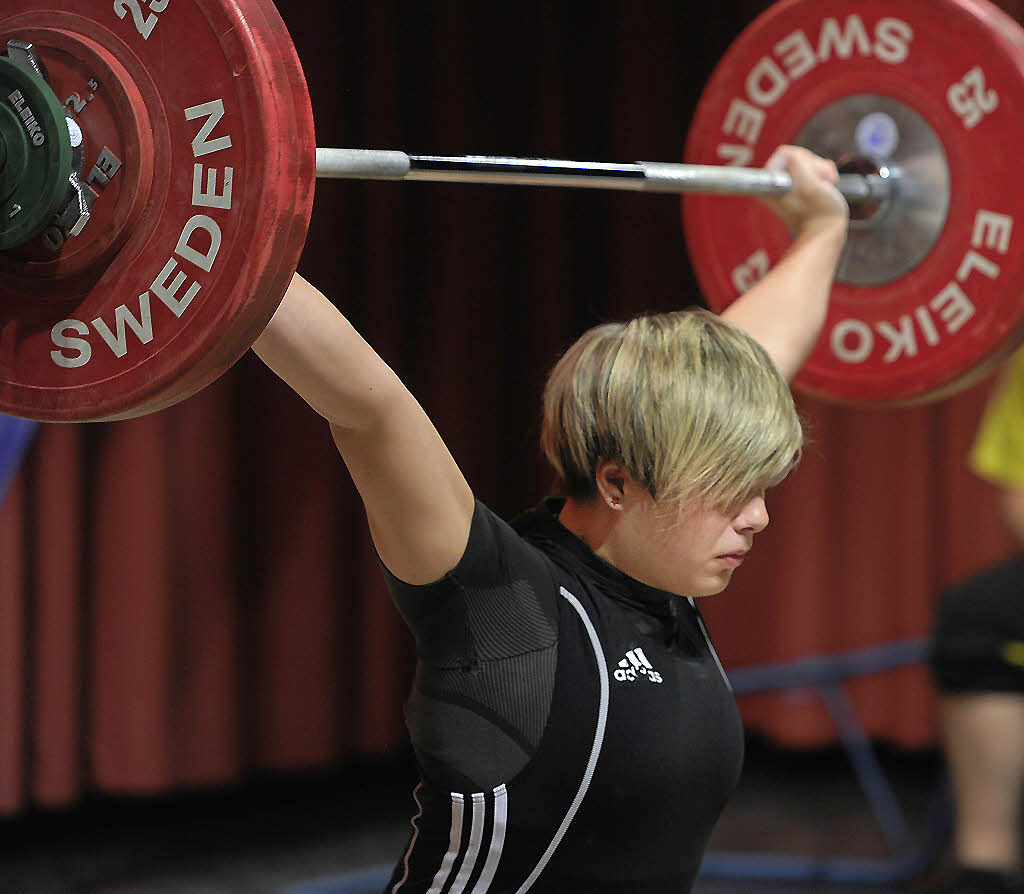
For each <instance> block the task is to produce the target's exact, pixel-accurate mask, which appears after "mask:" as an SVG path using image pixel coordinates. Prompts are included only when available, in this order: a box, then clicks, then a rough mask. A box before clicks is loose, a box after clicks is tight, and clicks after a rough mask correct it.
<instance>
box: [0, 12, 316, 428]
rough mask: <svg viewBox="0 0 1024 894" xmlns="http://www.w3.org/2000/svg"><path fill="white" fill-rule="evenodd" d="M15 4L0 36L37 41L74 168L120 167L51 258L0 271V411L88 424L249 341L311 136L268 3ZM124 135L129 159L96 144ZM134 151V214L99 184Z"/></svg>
mask: <svg viewBox="0 0 1024 894" xmlns="http://www.w3.org/2000/svg"><path fill="white" fill-rule="evenodd" d="M15 2H16V6H17V9H16V10H14V11H11V12H8V11H6V10H5V11H4V12H2V13H0V40H8V39H10V38H12V37H19V38H22V39H29V38H31V40H32V42H33V43H35V44H36V46H37V52H38V54H39V56H40V58H41V59H42V61H43V63H44V65H46V67H47V69H48V71H49V74H50V79H51V85H52V86H53V87H54V89H55V91H56V92H57V94H58V96H59V97H60V98H61V99H62V100H63V99H65V98H67V99H68V102H66V103H65V105H66V107H67V108H68V110H69V115H71V117H73V118H75V119H76V121H77V123H78V124H79V125H80V128H81V130H82V132H83V134H84V138H85V143H84V148H85V150H86V160H85V165H86V168H85V169H86V172H89V171H91V169H92V167H93V166H94V165H97V162H100V161H101V159H102V164H100V165H99V166H100V167H101V169H103V170H106V171H108V172H110V169H111V165H110V162H109V159H110V157H111V156H115V157H117V159H118V160H119V161H121V162H122V164H121V166H120V168H119V169H118V171H117V173H116V174H112V175H111V176H110V177H109V182H108V183H107V184H106V189H103V190H101V191H99V194H98V196H97V198H96V201H95V203H94V205H93V219H91V220H90V222H89V224H87V225H86V227H85V230H84V231H83V233H82V235H81V236H79V237H75V239H71V240H69V242H68V244H67V246H66V247H65V249H64V251H63V252H62V253H61V256H60V258H57V259H53V260H49V261H48V260H46V259H45V257H43V256H41V255H40V254H39V252H40V248H39V246H27V247H26V248H25V249H24V251H22V252H20V253H19V256H18V257H15V258H13V259H12V258H8V259H7V260H6V262H5V263H4V265H3V266H2V267H0V306H2V307H3V310H2V311H0V313H2V314H3V317H2V318H0V410H4V411H6V412H11V413H15V414H17V415H22V416H29V417H32V418H38V419H49V420H95V419H113V418H125V417H129V416H135V415H139V414H141V413H143V412H150V411H152V410H155V409H159V408H160V407H163V406H167V405H169V404H172V403H175V402H177V401H179V400H181V399H183V398H185V397H187V396H188V395H189V394H192V393H194V392H195V391H196V390H198V389H199V388H200V387H202V386H203V385H204V384H206V383H207V382H209V381H210V380H212V379H213V378H215V377H216V376H217V375H219V374H220V373H221V372H222V371H223V370H224V369H226V368H227V367H228V366H230V365H231V363H233V362H234V361H235V360H236V359H237V358H238V357H239V356H240V355H241V354H242V353H243V352H244V351H245V350H246V349H247V348H248V347H249V345H250V344H251V342H252V341H253V340H254V339H255V338H256V336H257V335H258V334H259V332H260V331H261V329H262V327H263V326H264V325H265V324H266V322H267V320H269V318H270V316H271V314H272V313H273V311H274V309H275V308H276V306H277V303H278V302H279V301H280V298H281V295H282V294H283V292H284V288H285V287H286V285H287V281H288V278H289V276H290V273H291V270H293V269H294V266H295V264H296V263H297V262H298V256H299V253H300V252H301V244H302V240H303V238H304V235H305V231H304V227H305V225H306V222H308V217H309V212H310V209H311V204H312V184H313V178H314V172H313V165H314V160H313V159H314V151H313V150H314V142H313V137H312V116H311V112H309V99H308V96H307V95H306V94H305V89H304V82H303V81H302V75H301V69H299V68H298V63H297V60H295V54H294V49H293V48H292V46H291V41H290V39H289V38H288V35H287V32H286V31H285V29H284V26H283V24H282V23H281V20H280V17H279V16H278V15H277V12H276V10H274V8H273V6H272V5H271V4H270V3H269V2H267V0H252V2H247V3H243V4H237V3H233V2H230V0H223V2H218V0H173V2H170V3H168V2H167V0H113V2H109V0H60V2H57V3H53V2H48V0H15ZM55 7H57V8H55ZM65 58H70V59H71V60H72V62H71V63H68V64H64V60H65ZM97 58H101V59H103V60H104V61H105V62H106V63H107V68H108V69H109V71H106V70H105V71H100V69H99V67H97V64H96V62H95V60H96V59H97ZM282 59H284V60H286V62H285V63H284V64H282ZM111 60H113V62H111ZM51 62H52V63H54V64H53V65H52V70H51ZM99 74H102V75H103V77H102V78H101V77H100V76H99ZM112 75H113V78H114V80H113V82H111V81H110V80H109V79H110V78H111V76H112ZM83 82H84V83H83ZM90 82H92V83H95V84H96V85H97V86H98V88H99V89H98V90H96V89H94V90H91V94H92V97H93V99H92V100H91V101H86V103H85V105H84V106H81V104H82V102H83V100H87V97H86V95H85V94H84V93H83V90H84V89H85V87H88V86H89V83H90ZM299 85H301V86H299ZM72 94H76V95H77V101H76V100H72V98H71V97H72ZM114 94H117V95H118V96H124V97H128V104H127V105H128V109H127V111H126V110H125V108H124V103H123V102H120V101H118V102H115V101H114V100H113V99H110V98H109V97H111V96H113V95H114ZM101 97H102V98H101ZM296 104H298V106H299V109H298V111H296V110H294V109H293V108H292V107H293V106H294V105H296ZM99 111H103V112H104V113H105V115H106V117H107V118H110V119H111V121H105V119H104V116H101V115H100V114H99ZM108 112H109V115H107V114H106V113H108ZM147 118H148V126H143V124H142V122H143V121H144V120H145V119H147ZM101 119H104V120H101ZM126 134H127V135H128V136H127V137H126V136H125V135H126ZM112 135H113V136H112ZM132 136H137V138H138V140H139V145H140V150H141V153H142V156H143V157H142V159H141V161H140V164H139V167H138V168H132V167H131V166H130V164H128V163H127V162H126V159H127V157H128V153H127V152H126V158H121V157H120V156H117V155H116V151H114V146H113V145H112V144H111V141H112V140H113V139H115V137H116V138H120V139H121V140H122V145H123V144H124V143H125V142H130V137H132ZM104 149H107V150H108V152H107V154H106V155H103V151H104ZM307 156H308V158H307ZM147 161H148V164H149V165H150V167H151V170H152V175H151V177H150V178H149V182H150V185H149V187H148V196H147V197H146V201H145V207H144V209H143V210H142V212H141V213H140V214H139V215H138V219H137V220H134V221H133V220H131V219H130V216H129V212H128V211H126V210H124V209H123V208H120V207H119V203H121V197H120V195H118V194H115V193H114V192H112V190H113V189H114V187H115V184H116V181H117V180H118V178H120V179H121V180H122V185H120V192H121V193H122V194H124V193H132V192H134V194H135V195H136V196H137V195H138V194H140V193H143V192H144V184H143V181H145V180H146V179H147V178H146V177H145V176H144V175H145V166H146V163H147ZM94 182H102V181H101V180H100V179H99V178H97V179H96V180H94ZM228 184H230V187H229V185H228ZM94 223H95V224H98V225H97V226H95V227H94V226H93V225H94ZM111 229H113V230H115V231H116V230H119V231H120V236H119V237H118V238H116V239H113V240H112V241H110V236H109V233H108V231H109V230H111ZM105 240H106V241H107V242H109V244H106V246H105V247H104V245H103V243H104V242H105ZM118 242H120V243H121V244H118Z"/></svg>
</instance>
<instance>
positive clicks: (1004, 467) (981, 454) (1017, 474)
mask: <svg viewBox="0 0 1024 894" xmlns="http://www.w3.org/2000/svg"><path fill="white" fill-rule="evenodd" d="M968 462H969V464H970V467H971V469H972V470H973V471H974V472H975V473H976V474H977V475H979V476H981V477H982V478H984V479H986V480H987V481H991V482H992V483H993V484H996V485H1002V486H1010V487H1024V349H1021V350H1018V351H1017V353H1016V354H1014V355H1013V357H1011V358H1010V360H1009V362H1008V363H1007V365H1006V369H1005V370H1004V372H1003V378H1002V381H1001V382H1000V383H999V386H998V387H997V390H996V391H994V392H993V394H992V397H991V398H990V399H989V403H988V406H987V407H986V408H985V414H984V416H982V420H981V425H980V427H979V428H978V433H977V435H976V436H975V440H974V445H973V446H972V448H971V452H970V455H969V457H968Z"/></svg>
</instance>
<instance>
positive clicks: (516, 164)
mask: <svg viewBox="0 0 1024 894" xmlns="http://www.w3.org/2000/svg"><path fill="white" fill-rule="evenodd" d="M316 176H317V177H318V178H324V179H346V180H409V181H427V182H442V183H486V184H496V185H508V186H558V187H579V188H587V189H603V190H623V191H631V192H657V193H674V194H683V193H703V194H708V195H728V196H779V195H783V194H785V193H786V192H788V191H789V190H790V189H791V187H792V185H793V181H792V179H791V178H790V176H789V174H787V173H786V172H785V171H770V170H766V169H764V168H746V167H732V166H729V165H693V164H671V163H666V162H651V161H638V162H634V163H632V164H614V163H605V162H586V161H566V160H564V159H550V158H505V157H498V156H490V155H461V156H442V155H408V154H406V153H405V152H401V151H398V150H391V149H317V150H316ZM898 180H899V177H898V174H897V172H896V171H894V170H891V169H890V168H888V167H883V168H882V169H881V172H880V173H877V174H840V175H839V183H838V184H837V185H838V189H839V191H840V192H841V193H842V194H843V195H844V196H845V197H846V199H847V200H848V201H850V202H884V201H888V200H891V199H892V198H893V197H894V196H895V194H896V193H897V191H898V186H897V183H898Z"/></svg>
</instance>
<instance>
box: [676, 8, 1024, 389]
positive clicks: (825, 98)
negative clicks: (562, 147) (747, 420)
mask: <svg viewBox="0 0 1024 894" xmlns="http://www.w3.org/2000/svg"><path fill="white" fill-rule="evenodd" d="M1022 46H1024V32H1022V31H1021V29H1020V27H1019V26H1018V25H1017V24H1016V23H1015V22H1014V21H1013V20H1012V19H1010V18H1009V17H1008V16H1007V15H1005V13H1003V12H1001V11H1000V10H999V9H997V8H996V7H995V6H993V5H991V4H990V3H987V2H984V0H783V2H781V3H779V4H777V5H775V6H773V7H771V8H770V9H769V10H767V12H765V13H764V14H763V15H762V16H760V17H759V18H758V19H756V20H755V21H754V22H753V23H752V24H751V25H750V26H748V27H747V29H746V30H745V31H744V32H743V33H742V34H741V35H740V37H739V38H738V39H737V40H736V42H735V43H734V44H733V45H732V46H731V47H730V48H729V51H728V52H727V54H726V55H725V57H724V58H723V59H722V61H721V62H720V64H719V65H718V67H717V68H716V70H715V72H714V74H713V76H712V78H711V80H710V82H709V83H708V86H707V88H706V89H705V91H704V93H703V95H702V97H701V100H700V103H699V105H698V108H697V112H696V115H695V118H694V122H693V126H692V128H691V131H690V135H689V139H688V143H687V148H686V161H688V162H690V163H693V164H737V165H743V166H752V167H760V166H762V165H763V164H764V163H765V162H766V161H767V159H768V157H769V155H770V154H771V152H772V151H773V150H774V149H775V147H776V146H778V145H780V144H783V143H799V142H804V143H806V144H808V145H809V146H810V148H812V149H814V150H815V151H817V152H819V154H822V155H826V156H827V157H832V158H833V159H835V160H836V161H841V160H844V159H843V158H842V157H844V156H845V160H847V161H851V162H853V163H854V165H853V166H854V167H855V168H856V169H857V170H859V171H861V172H865V171H867V172H871V171H873V170H883V169H885V168H886V167H887V166H890V167H891V169H892V171H893V172H894V173H899V175H900V177H901V180H900V186H901V188H902V189H903V190H904V191H903V193H902V194H900V193H899V192H897V198H896V199H895V200H894V201H893V202H892V203H891V207H888V208H886V209H883V211H882V212H881V213H879V214H878V216H877V217H875V218H872V219H867V220H859V221H858V220H855V221H854V222H853V223H852V224H851V239H850V245H849V247H848V252H847V256H846V257H845V258H844V262H843V264H844V266H843V267H841V268H840V278H839V279H838V280H837V282H836V284H835V286H834V287H833V290H832V300H831V303H830V308H829V314H828V320H827V322H826V325H825V329H824V332H823V333H822V337H821V338H820V340H819V342H818V344H817V346H816V347H815V349H814V351H813V353H812V355H811V356H810V358H809V360H808V362H807V364H806V366H805V367H804V369H803V370H802V371H801V373H800V375H799V376H798V378H797V380H796V384H797V386H798V387H801V388H802V389H803V390H806V391H809V392H812V393H815V394H818V395H820V396H823V397H828V398H831V399H836V400H840V401H843V402H851V403H863V404H889V403H914V402H920V401H924V400H928V399H934V398H936V397H940V396H942V395H944V394H948V393H950V392H952V391H955V390H957V389H958V388H960V387H963V386H965V385H966V384H969V383H970V382H972V381H974V380H975V379H976V378H977V377H978V376H979V375H981V374H982V373H984V372H985V371H987V370H988V369H989V368H991V366H992V365H993V364H994V363H995V362H997V361H998V360H999V359H1002V358H1003V357H1005V356H1006V355H1007V354H1008V353H1009V352H1010V351H1011V350H1012V349H1013V348H1014V347H1015V346H1016V345H1017V344H1019V343H1020V341H1021V339H1022V338H1024V297H1022V296H1024V251H1022V249H1021V240H1022V239H1024V229H1022V226H1021V225H1022V224H1024V219H1021V217H1022V212H1021V209H1022V208H1024V178H1022V177H1021V176H1020V163H1019V160H1018V158H1017V153H1016V152H1014V151H1012V148H1008V147H1014V146H1019V145H1022V144H1024V118H1022V116H1021V115H1020V112H1019V110H1020V108H1021V107H1022V104H1024V50H1022ZM915 190H916V191H918V192H919V193H922V195H919V196H917V197H915V196H914V192H915ZM683 219H684V227H685V231H686V237H687V243H688V246H689V250H690V254H691V257H692V260H693V264H694V268H695V271H696V274H697V277H698V280H699V282H700V284H701V287H702V289H703V291H704V293H705V295H706V297H707V300H708V303H709V304H710V305H711V306H712V307H713V308H715V309H719V310H720V309H721V308H723V307H725V306H726V305H727V304H728V303H729V302H731V301H732V300H733V299H734V298H735V297H736V296H737V295H738V294H740V293H741V292H742V291H745V290H746V289H747V288H749V287H750V285H751V284H752V283H753V282H755V281H756V280H757V278H758V277H760V276H762V275H763V274H764V272H765V271H766V270H767V269H769V267H770V266H771V265H772V264H774V263H775V262H776V261H778V259H779V258H780V257H781V256H782V254H783V253H784V252H785V250H786V248H787V247H788V245H789V244H790V237H789V234H788V233H787V232H786V231H785V228H784V226H783V225H782V224H781V223H780V222H779V221H778V220H777V219H776V218H775V216H774V215H772V214H771V212H769V211H768V210H767V209H766V208H764V206H762V205H761V204H760V203H758V202H756V201H755V200H752V199H740V198H721V197H712V196H697V195H689V196H686V197H685V198H684V199H683ZM886 228H888V229H886Z"/></svg>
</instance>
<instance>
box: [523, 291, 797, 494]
mask: <svg viewBox="0 0 1024 894" xmlns="http://www.w3.org/2000/svg"><path fill="white" fill-rule="evenodd" d="M802 444H803V431H802V428H801V425H800V419H799V417H798V415H797V412H796V408H795V407H794V405H793V396H792V394H791V393H790V390H789V386H788V385H787V383H786V381H785V380H784V379H783V378H782V376H781V375H780V374H779V372H778V371H777V370H776V368H775V365H774V364H773V363H772V361H771V359H770V358H769V356H768V354H767V352H766V351H765V350H764V348H762V347H761V346H760V345H759V344H758V343H757V342H755V341H754V340H753V339H752V338H750V337H749V336H748V335H746V334H745V333H744V332H742V331H741V330H740V329H739V328H737V327H736V326H733V325H731V324H730V323H728V322H726V321H725V320H723V319H721V318H720V317H718V316H716V315H714V314H712V313H710V312H708V311H704V310H699V309H692V310H685V311H676V312H674V313H666V314H658V315H653V316H643V317H638V318H636V319H634V320H632V321H630V322H627V323H606V324H604V325H600V326H596V327H594V328H593V329H590V330H589V331H588V332H586V333H584V334H583V336H582V337H581V338H580V339H579V340H578V341H577V342H576V343H575V344H574V345H573V346H572V347H571V348H569V350H568V351H566V353H565V354H564V356H563V357H562V358H561V360H559V361H558V363H557V364H556V365H555V367H554V369H553V370H552V371H551V374H550V375H549V377H548V381H547V385H546V386H545V389H544V420H543V427H542V431H541V446H542V448H543V450H544V453H545V455H546V456H547V458H548V460H549V461H550V463H551V464H552V466H553V467H554V469H555V473H556V475H557V476H558V479H559V487H560V489H561V490H562V491H563V492H564V493H565V494H566V495H567V496H570V497H574V498H577V499H589V498H591V497H593V496H595V495H596V493H597V484H596V480H595V479H596V472H597V464H598V461H599V460H600V459H602V458H604V459H609V460H615V461H618V462H621V463H622V464H623V465H624V466H625V467H626V469H627V470H628V471H629V474H630V476H631V477H632V478H633V479H634V480H635V481H637V482H638V483H640V484H641V485H643V486H644V487H645V488H646V489H647V490H648V491H649V492H650V494H651V496H652V497H653V498H654V499H655V500H656V501H658V502H659V503H662V502H665V501H667V502H677V503H678V504H680V505H682V503H684V502H691V501H695V500H696V501H701V502H702V503H704V504H706V505H714V506H718V507H727V506H732V505H735V504H736V503H737V501H739V500H741V499H744V498H749V497H750V496H752V495H753V494H755V493H756V492H758V491H760V490H762V489H764V488H767V487H771V486H773V485H775V484H777V483H778V482H780V481H781V480H782V479H783V478H785V477H786V475H787V474H788V473H789V471H790V470H791V469H792V468H793V466H794V465H796V463H797V462H798V461H799V457H800V450H801V447H802Z"/></svg>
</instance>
